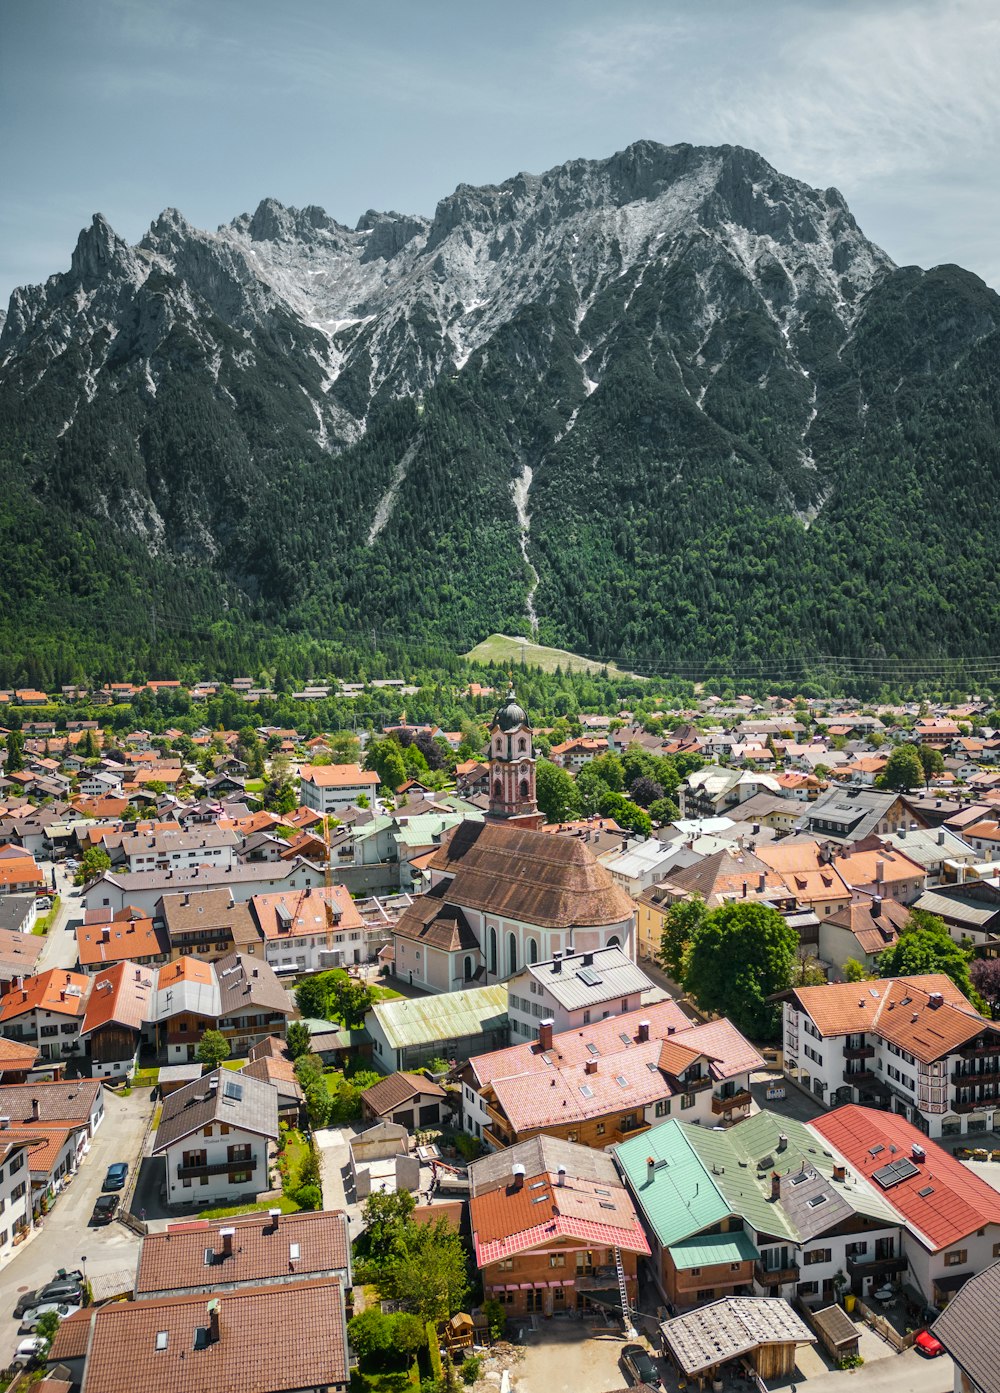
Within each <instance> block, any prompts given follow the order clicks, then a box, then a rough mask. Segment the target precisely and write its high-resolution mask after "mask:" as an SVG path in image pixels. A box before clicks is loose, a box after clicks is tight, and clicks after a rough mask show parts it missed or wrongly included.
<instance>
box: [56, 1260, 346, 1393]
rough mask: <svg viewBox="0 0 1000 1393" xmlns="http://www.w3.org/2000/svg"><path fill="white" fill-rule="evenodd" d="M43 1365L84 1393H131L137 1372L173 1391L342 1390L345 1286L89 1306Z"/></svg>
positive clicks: (269, 1288)
mask: <svg viewBox="0 0 1000 1393" xmlns="http://www.w3.org/2000/svg"><path fill="white" fill-rule="evenodd" d="M49 1364H50V1366H51V1365H55V1366H57V1367H58V1366H59V1365H65V1366H66V1368H67V1369H68V1370H69V1371H70V1376H71V1379H72V1380H73V1385H74V1386H76V1387H80V1388H81V1389H83V1390H85V1393H134V1390H135V1387H136V1381H137V1378H141V1379H142V1381H144V1382H147V1383H148V1384H149V1386H150V1387H153V1388H156V1389H158V1390H167V1389H169V1390H170V1393H234V1390H237V1389H238V1390H239V1393H303V1390H310V1393H312V1390H322V1393H346V1390H347V1387H348V1383H349V1378H350V1369H349V1354H348V1345H347V1326H346V1312H345V1301H344V1289H343V1286H342V1284H341V1282H340V1280H339V1279H338V1278H336V1277H333V1278H323V1279H319V1280H315V1281H301V1282H298V1281H297V1282H292V1283H289V1284H287V1285H264V1286H239V1287H236V1288H235V1289H233V1290H226V1289H223V1290H221V1291H219V1292H218V1294H213V1295H212V1296H211V1298H210V1299H207V1298H206V1294H205V1293H203V1292H202V1293H192V1294H190V1295H187V1294H185V1295H181V1296H170V1297H160V1298H157V1299H155V1300H148V1301H115V1302H111V1303H109V1304H108V1305H105V1306H96V1307H95V1306H90V1307H87V1308H86V1309H84V1310H82V1311H80V1312H79V1313H78V1314H77V1315H76V1316H73V1317H71V1318H69V1319H68V1320H66V1321H64V1322H63V1324H62V1325H61V1326H60V1328H59V1330H58V1332H57V1334H56V1338H55V1340H54V1341H53V1344H52V1348H51V1349H50V1351H49ZM139 1370H141V1374H140V1373H138V1372H137V1371H139ZM65 1386H66V1387H67V1388H68V1387H69V1384H66V1385H65Z"/></svg>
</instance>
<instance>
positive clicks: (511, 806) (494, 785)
mask: <svg viewBox="0 0 1000 1393" xmlns="http://www.w3.org/2000/svg"><path fill="white" fill-rule="evenodd" d="M531 736H532V730H531V726H530V725H529V724H528V716H527V712H526V711H525V710H524V708H523V707H522V706H519V705H518V703H517V698H516V697H515V695H514V688H513V685H512V686H511V687H510V689H509V690H508V692H507V700H506V701H505V702H504V704H503V705H502V706H501V707H500V709H499V710H498V711H497V713H496V715H495V716H494V717H493V724H492V726H491V728H490V807H489V812H488V813H487V817H488V819H489V821H490V822H507V823H513V824H514V825H515V826H518V827H527V828H537V827H540V826H541V824H542V822H543V821H544V818H543V817H542V814H541V813H540V812H539V811H538V805H537V804H536V802H535V753H534V747H533V744H532V739H531Z"/></svg>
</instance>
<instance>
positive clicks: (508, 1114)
mask: <svg viewBox="0 0 1000 1393" xmlns="http://www.w3.org/2000/svg"><path fill="white" fill-rule="evenodd" d="M761 1063H762V1062H761V1057H760V1055H759V1054H758V1053H757V1051H756V1050H755V1049H754V1048H753V1046H752V1045H750V1044H749V1043H748V1042H747V1041H746V1040H745V1039H744V1038H743V1036H742V1035H741V1034H740V1033H739V1031H738V1030H737V1029H736V1027H735V1026H733V1025H731V1024H730V1022H729V1021H727V1020H718V1021H712V1022H710V1023H708V1024H705V1025H699V1026H692V1024H691V1022H690V1020H689V1019H688V1018H687V1016H685V1014H684V1012H683V1011H682V1010H681V1009H680V1007H679V1006H678V1005H677V1004H676V1002H674V1001H670V1000H667V1001H661V1002H656V1003H653V1004H651V1005H649V1006H645V1007H643V1008H642V1010H640V1011H631V1012H629V1013H628V1014H627V1015H622V1016H609V1017H608V1018H607V1019H604V1020H601V1021H597V1022H595V1023H594V1024H593V1025H589V1026H584V1027H582V1028H578V1029H574V1030H568V1031H564V1032H562V1033H561V1034H559V1035H556V1034H554V1032H553V1029H552V1023H551V1021H541V1022H540V1023H539V1028H538V1038H537V1040H535V1041H534V1042H532V1043H530V1044H519V1045H511V1046H510V1047H509V1048H508V1049H505V1050H499V1051H498V1052H496V1053H494V1054H487V1055H477V1056H475V1057H474V1058H472V1059H470V1060H469V1064H468V1067H467V1069H466V1070H465V1071H464V1073H463V1087H462V1113H463V1119H464V1126H465V1129H466V1131H469V1132H472V1133H473V1134H474V1135H475V1136H477V1137H480V1138H481V1139H482V1140H483V1141H485V1142H486V1144H487V1146H489V1147H491V1148H493V1149H496V1150H499V1149H502V1148H504V1147H507V1146H512V1145H514V1144H515V1143H516V1142H519V1141H524V1140H526V1139H528V1138H529V1137H532V1136H534V1135H536V1134H537V1133H539V1132H548V1133H550V1134H551V1135H553V1136H561V1137H563V1138H564V1139H565V1140H566V1141H572V1142H580V1143H581V1144H582V1145H584V1146H592V1147H595V1148H597V1149H598V1150H600V1149H603V1148H605V1147H608V1146H611V1145H612V1144H613V1143H615V1142H618V1141H622V1140H623V1139H624V1138H626V1137H629V1136H632V1135H633V1134H635V1133H638V1132H645V1131H647V1130H648V1129H649V1128H651V1127H656V1126H658V1125H659V1124H660V1123H661V1122H662V1121H663V1120H664V1119H666V1118H668V1117H670V1116H672V1115H675V1114H676V1115H685V1114H687V1115H688V1116H689V1117H690V1119H691V1121H698V1122H700V1123H705V1124H707V1125H708V1126H712V1125H713V1124H714V1123H715V1122H724V1121H728V1120H730V1119H731V1118H732V1117H733V1116H734V1115H741V1114H742V1113H743V1112H745V1111H746V1109H747V1108H748V1107H749V1106H750V1101H751V1099H750V1091H749V1089H750V1073H751V1071H752V1070H754V1069H759V1068H760V1067H761Z"/></svg>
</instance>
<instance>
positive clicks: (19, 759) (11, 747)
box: [3, 730, 24, 774]
mask: <svg viewBox="0 0 1000 1393" xmlns="http://www.w3.org/2000/svg"><path fill="white" fill-rule="evenodd" d="M3 767H4V773H5V774H16V773H17V772H18V771H19V770H20V769H23V768H24V736H23V735H22V734H21V732H20V731H19V730H12V731H10V732H9V734H8V736H7V758H6V760H5V761H4V766H3Z"/></svg>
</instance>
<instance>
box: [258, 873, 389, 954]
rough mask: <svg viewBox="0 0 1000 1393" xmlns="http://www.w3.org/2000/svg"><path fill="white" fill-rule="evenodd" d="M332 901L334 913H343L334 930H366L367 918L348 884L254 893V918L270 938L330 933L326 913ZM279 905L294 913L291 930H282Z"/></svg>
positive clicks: (291, 914) (263, 932) (266, 936)
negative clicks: (362, 914)
mask: <svg viewBox="0 0 1000 1393" xmlns="http://www.w3.org/2000/svg"><path fill="white" fill-rule="evenodd" d="M327 904H329V906H330V908H331V909H332V910H333V912H334V915H339V916H340V918H339V922H337V923H336V924H335V925H334V926H333V929H334V930H335V931H336V932H337V933H343V932H345V930H353V929H362V928H363V927H364V921H363V919H362V918H361V915H360V914H359V913H358V911H357V909H356V908H355V905H354V901H353V900H352V899H351V892H350V891H349V890H348V888H347V886H346V885H331V886H330V888H329V889H326V888H325V887H321V886H317V887H316V888H315V889H313V890H286V891H284V892H282V893H280V894H277V895H254V896H253V898H252V899H251V901H250V905H251V908H252V910H253V914H254V917H255V918H256V920H257V923H258V924H259V925H260V931H261V933H262V934H263V935H264V937H265V938H266V939H271V940H275V941H276V940H279V939H282V938H301V937H303V936H304V935H306V934H326V933H329V932H331V931H333V930H331V928H330V926H329V924H328V921H327V915H326V906H327ZM279 908H282V909H285V910H287V911H288V913H289V915H290V916H291V928H290V930H289V931H288V933H282V932H280V931H279V929H278V910H279Z"/></svg>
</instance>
